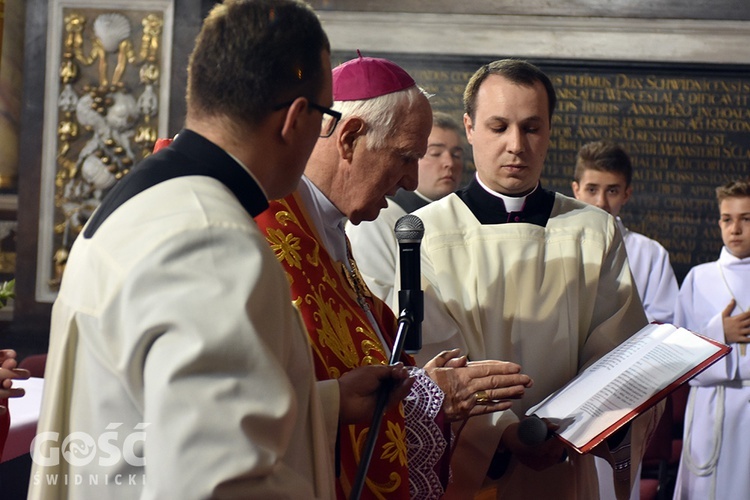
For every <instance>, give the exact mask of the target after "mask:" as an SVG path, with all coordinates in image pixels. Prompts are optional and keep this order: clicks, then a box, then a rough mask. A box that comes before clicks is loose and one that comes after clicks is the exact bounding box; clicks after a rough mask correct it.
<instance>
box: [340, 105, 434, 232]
mask: <svg viewBox="0 0 750 500" xmlns="http://www.w3.org/2000/svg"><path fill="white" fill-rule="evenodd" d="M397 117H398V120H397V122H396V125H395V127H396V131H395V133H394V134H389V136H388V137H387V138H386V143H385V145H384V146H383V147H382V148H378V149H373V150H370V149H367V144H366V139H365V137H362V138H361V139H360V141H359V143H358V144H357V146H356V148H355V152H354V156H353V158H352V165H351V176H352V178H351V179H349V182H348V185H349V186H350V187H351V192H350V193H347V194H348V196H347V198H348V201H349V203H348V204H347V205H348V206H347V208H346V209H345V210H343V211H344V212H345V214H346V216H347V217H348V218H349V220H350V221H351V222H352V224H359V223H360V222H362V221H369V220H374V219H375V218H376V217H377V216H378V213H379V212H380V210H381V209H383V208H385V207H386V206H388V203H387V201H386V198H385V197H386V195H393V194H395V193H396V191H397V190H398V188H404V189H406V190H408V191H413V190H414V189H416V187H417V176H418V165H419V159H420V158H422V157H423V156H424V155H425V152H426V151H427V139H428V138H429V136H430V130H431V129H432V110H431V108H430V104H429V102H428V101H427V98H426V97H424V96H419V100H418V102H416V103H415V104H414V106H413V107H412V108H411V110H409V112H408V113H403V114H397Z"/></svg>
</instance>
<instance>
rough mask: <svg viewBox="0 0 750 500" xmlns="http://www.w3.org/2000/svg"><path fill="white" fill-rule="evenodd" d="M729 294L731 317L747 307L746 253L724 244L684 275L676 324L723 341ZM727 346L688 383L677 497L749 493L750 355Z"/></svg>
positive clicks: (720, 499)
mask: <svg viewBox="0 0 750 500" xmlns="http://www.w3.org/2000/svg"><path fill="white" fill-rule="evenodd" d="M730 290H731V293H730ZM732 297H734V298H735V299H736V300H737V307H735V309H734V310H733V311H732V313H731V315H732V316H734V315H736V314H739V313H740V312H742V310H745V311H747V310H750V309H748V308H750V257H748V258H745V259H738V258H737V257H735V256H733V255H732V254H731V253H730V252H729V251H728V250H727V249H726V247H724V248H722V250H721V255H720V256H719V260H718V261H715V262H709V263H706V264H700V265H698V266H695V267H694V268H693V269H691V270H690V272H689V273H688V274H687V276H686V277H685V281H684V282H683V283H682V287H681V288H680V293H679V296H678V301H677V308H676V311H675V323H676V324H677V325H679V326H683V327H685V328H687V329H689V330H692V331H694V332H697V333H700V334H702V335H705V336H707V337H711V338H713V339H715V340H718V341H720V342H724V341H725V339H724V328H723V321H722V316H721V314H722V311H723V310H724V309H725V308H726V307H727V306H728V305H729V302H730V301H731V300H732ZM731 345H732V347H733V348H734V349H733V350H732V352H730V353H729V354H728V355H727V356H726V357H724V358H722V359H720V360H719V361H718V362H717V363H715V364H713V365H711V366H710V367H708V368H707V369H706V370H705V371H703V372H701V373H700V374H698V375H697V376H696V377H695V378H694V379H692V380H691V381H690V386H691V387H690V396H689V398H688V405H687V410H686V415H685V434H684V439H683V453H682V456H681V459H680V466H679V472H678V476H677V487H676V490H675V496H674V498H676V499H681V500H682V499H696V500H698V499H700V500H708V499H717V500H725V499H735V498H737V499H740V498H748V497H749V496H750V473H749V472H750V470H749V469H748V460H747V457H748V450H749V449H750V434H748V432H747V431H748V424H750V353H747V354H745V355H744V356H743V355H741V353H740V349H739V348H738V346H737V344H731Z"/></svg>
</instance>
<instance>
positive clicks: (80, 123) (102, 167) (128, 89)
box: [49, 9, 164, 289]
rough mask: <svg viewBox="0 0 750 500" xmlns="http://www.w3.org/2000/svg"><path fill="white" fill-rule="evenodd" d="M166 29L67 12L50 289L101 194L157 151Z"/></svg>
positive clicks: (126, 15)
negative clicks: (163, 39)
mask: <svg viewBox="0 0 750 500" xmlns="http://www.w3.org/2000/svg"><path fill="white" fill-rule="evenodd" d="M163 26H164V20H163V16H162V14H161V13H149V12H146V13H139V12H135V11H134V12H128V11H120V12H109V11H102V10H96V9H75V10H72V9H68V10H67V11H65V12H64V16H63V27H64V28H63V36H62V40H61V42H62V54H61V61H60V64H59V74H58V77H59V79H60V83H61V86H60V93H59V95H58V98H57V108H58V119H57V128H56V131H57V147H56V152H57V153H56V154H57V165H56V171H55V225H54V234H55V241H54V248H55V254H54V257H53V261H54V276H50V279H49V285H50V287H51V288H52V289H55V288H57V287H58V286H59V282H60V277H61V275H62V270H63V269H64V261H65V256H66V255H67V251H68V250H69V249H70V246H71V245H72V244H73V240H74V239H75V238H76V236H77V235H78V233H79V232H80V230H81V229H82V228H83V225H84V224H85V223H86V221H87V220H88V218H89V216H90V215H91V213H92V212H93V211H94V210H95V209H96V207H97V206H98V205H99V204H100V202H101V199H102V197H103V196H104V194H105V193H106V192H107V191H108V190H109V189H111V188H112V186H114V185H115V184H116V183H117V181H118V180H119V179H121V178H122V177H123V176H125V175H127V174H128V172H130V169H131V167H132V166H133V165H134V164H135V163H136V162H138V161H139V160H140V159H142V158H144V157H146V156H148V155H149V154H150V153H151V151H152V149H153V146H154V142H155V141H156V139H157V137H158V130H157V128H156V126H155V123H156V122H157V120H158V112H159V98H158V93H157V91H156V89H157V88H158V87H159V84H160V81H161V68H160V64H159V62H160V54H161V49H162V47H161V35H162V29H163ZM138 28H140V29H138ZM139 31H140V32H139ZM136 46H138V47H137V48H136Z"/></svg>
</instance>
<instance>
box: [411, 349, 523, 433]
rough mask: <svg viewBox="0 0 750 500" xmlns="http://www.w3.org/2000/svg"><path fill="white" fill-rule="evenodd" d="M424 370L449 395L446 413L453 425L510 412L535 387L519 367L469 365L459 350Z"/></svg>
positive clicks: (492, 362)
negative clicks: (475, 417) (516, 400)
mask: <svg viewBox="0 0 750 500" xmlns="http://www.w3.org/2000/svg"><path fill="white" fill-rule="evenodd" d="M424 370H425V372H427V375H428V376H429V377H430V378H431V379H432V380H433V381H434V382H435V383H436V384H437V385H438V387H440V390H442V391H443V393H445V399H444V400H443V410H444V411H445V415H446V417H447V419H448V420H449V421H456V420H463V419H466V418H469V417H473V416H476V415H483V414H485V413H492V412H496V411H501V410H507V409H508V408H510V407H511V405H512V400H514V399H519V398H521V397H522V396H523V395H524V392H525V390H526V388H528V387H531V386H532V384H533V381H532V380H531V378H530V377H529V376H528V375H524V374H522V373H521V367H520V366H519V365H517V364H515V363H510V362H507V361H496V360H484V361H468V360H467V358H466V356H461V355H460V351H459V349H453V350H450V351H443V352H441V353H440V354H438V355H437V356H435V357H434V358H433V359H431V360H430V361H429V362H428V363H427V364H426V365H425V366H424Z"/></svg>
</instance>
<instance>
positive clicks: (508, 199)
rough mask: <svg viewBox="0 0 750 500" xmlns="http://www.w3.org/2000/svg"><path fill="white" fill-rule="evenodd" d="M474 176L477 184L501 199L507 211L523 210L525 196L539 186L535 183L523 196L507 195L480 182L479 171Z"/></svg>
mask: <svg viewBox="0 0 750 500" xmlns="http://www.w3.org/2000/svg"><path fill="white" fill-rule="evenodd" d="M475 177H476V179H477V182H478V183H479V185H480V186H482V188H483V189H484V190H485V191H487V192H488V193H489V194H491V195H492V196H496V197H498V198H500V199H501V200H503V204H504V205H505V211H506V212H508V213H510V212H520V211H522V210H523V205H524V203H526V198H527V197H528V196H529V195H530V194H531V193H533V192H534V191H536V189H537V188H538V187H539V184H537V185H536V186H535V187H534V189H532V190H531V193H528V194H525V195H523V196H508V195H506V194H502V193H498V192H497V191H493V190H492V189H490V187H489V186H487V184H485V183H484V182H482V179H480V178H479V173H478V172H477V174H476V175H475Z"/></svg>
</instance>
